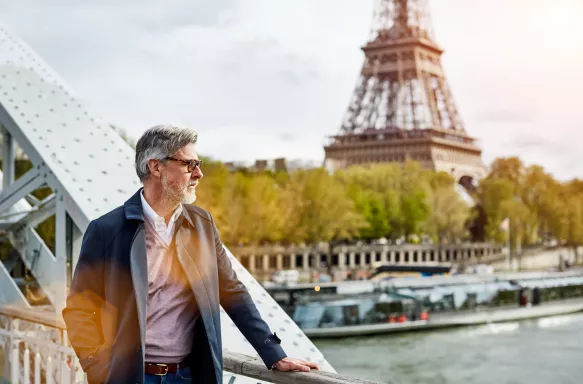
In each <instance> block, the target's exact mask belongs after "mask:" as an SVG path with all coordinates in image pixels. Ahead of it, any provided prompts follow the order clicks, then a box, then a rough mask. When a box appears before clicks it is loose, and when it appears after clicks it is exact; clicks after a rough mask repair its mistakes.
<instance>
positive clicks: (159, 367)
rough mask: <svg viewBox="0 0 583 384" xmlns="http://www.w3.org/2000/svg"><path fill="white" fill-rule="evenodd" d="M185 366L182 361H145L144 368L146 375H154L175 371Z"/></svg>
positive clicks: (163, 374)
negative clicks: (171, 362)
mask: <svg viewBox="0 0 583 384" xmlns="http://www.w3.org/2000/svg"><path fill="white" fill-rule="evenodd" d="M185 367H186V366H185V365H184V364H182V363H180V364H158V363H145V364H144V368H145V372H146V374H147V375H156V376H166V375H167V374H169V373H176V371H178V370H179V369H183V368H185Z"/></svg>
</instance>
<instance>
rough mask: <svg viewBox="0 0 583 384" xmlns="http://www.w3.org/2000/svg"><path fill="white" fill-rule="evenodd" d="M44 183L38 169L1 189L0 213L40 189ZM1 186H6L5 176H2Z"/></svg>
mask: <svg viewBox="0 0 583 384" xmlns="http://www.w3.org/2000/svg"><path fill="white" fill-rule="evenodd" d="M44 183H45V179H44V177H42V175H41V170H40V167H38V168H33V169H31V170H30V171H28V172H27V173H26V174H24V175H23V176H22V177H20V178H19V179H18V180H16V181H15V182H14V183H12V184H10V185H9V186H7V187H5V188H4V189H2V193H0V212H4V211H6V210H8V208H10V207H12V206H13V205H14V204H15V203H16V202H17V201H18V200H21V199H24V198H25V197H26V195H28V194H29V193H31V192H32V191H34V190H36V189H38V188H40V187H41V186H42V185H43V184H44ZM3 184H4V185H6V175H4V181H3Z"/></svg>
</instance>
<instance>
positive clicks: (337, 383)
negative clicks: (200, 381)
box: [0, 306, 375, 384]
mask: <svg viewBox="0 0 583 384" xmlns="http://www.w3.org/2000/svg"><path fill="white" fill-rule="evenodd" d="M0 315H2V316H7V317H10V318H13V319H20V320H24V321H28V322H32V323H38V324H43V325H45V326H48V327H51V328H56V329H59V330H61V331H63V332H64V331H66V324H65V321H64V320H63V318H62V316H61V315H60V314H57V313H53V312H43V311H39V310H34V309H29V308H21V307H16V306H0ZM70 352H72V350H71V351H70ZM223 368H224V370H225V371H226V372H230V373H233V374H239V375H243V376H247V377H251V378H253V379H256V380H261V381H267V382H271V383H277V384H297V383H310V384H375V382H373V381H368V380H363V379H354V378H349V377H346V376H341V375H338V374H335V373H330V372H324V371H315V370H312V371H310V372H279V371H277V370H271V371H270V370H267V369H266V368H265V364H264V363H263V361H261V360H260V359H258V358H256V357H252V356H247V355H243V354H240V353H235V352H230V351H227V350H224V351H223Z"/></svg>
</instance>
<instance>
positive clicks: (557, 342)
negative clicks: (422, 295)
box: [315, 313, 583, 384]
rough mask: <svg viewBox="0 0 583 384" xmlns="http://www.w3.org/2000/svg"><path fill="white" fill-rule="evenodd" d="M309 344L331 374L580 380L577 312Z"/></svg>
mask: <svg viewBox="0 0 583 384" xmlns="http://www.w3.org/2000/svg"><path fill="white" fill-rule="evenodd" d="M315 342H316V345H317V346H318V347H319V348H320V350H321V351H322V353H324V356H325V357H326V358H327V359H328V361H329V362H330V363H331V364H332V366H334V368H335V369H336V370H337V371H338V373H340V374H345V375H348V376H352V377H358V378H363V379H369V380H375V381H380V382H383V383H394V384H401V383H403V384H414V383H415V384H417V383H418V384H421V383H423V384H440V383H448V384H457V383H460V384H461V383H470V384H482V383H483V384H494V383H495V384H519V383H520V384H522V383H525V384H549V383H550V384H563V383H565V384H570V383H573V384H575V383H577V384H581V383H583V314H581V313H580V314H574V315H565V316H557V317H548V318H542V319H537V320H527V321H521V322H511V323H500V324H490V325H483V326H475V327H465V328H455V329H450V330H439V331H427V332H416V333H405V334H395V335H383V336H372V337H361V338H347V339H332V340H315Z"/></svg>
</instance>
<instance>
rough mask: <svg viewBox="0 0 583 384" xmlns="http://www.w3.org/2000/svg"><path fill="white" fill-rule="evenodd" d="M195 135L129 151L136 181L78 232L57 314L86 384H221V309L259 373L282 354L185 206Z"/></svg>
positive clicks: (214, 239) (290, 362) (159, 138)
mask: <svg viewBox="0 0 583 384" xmlns="http://www.w3.org/2000/svg"><path fill="white" fill-rule="evenodd" d="M196 141H197V133H196V132H195V131H194V130H192V129H188V128H179V127H173V126H157V127H154V128H151V129H149V130H148V131H146V132H145V133H144V134H143V136H142V137H141V138H140V139H139V141H138V143H137V146H136V171H137V174H138V177H139V178H140V180H141V181H142V183H143V186H144V187H143V188H141V189H140V190H138V191H137V192H136V194H134V196H133V197H131V198H130V199H129V200H128V201H127V202H126V203H125V204H124V205H123V206H121V207H118V208H116V209H114V210H113V211H111V212H109V213H107V214H105V215H103V216H101V217H100V218H98V219H96V220H93V221H92V222H91V223H90V224H89V226H88V227H87V231H86V232H85V236H84V238H83V243H82V246H81V252H80V255H79V260H78V263H77V267H76V270H75V274H74V277H73V281H72V284H71V292H70V294H69V297H68V298H67V306H66V308H65V309H64V310H63V317H64V319H65V322H66V323H67V330H68V335H69V339H70V341H71V344H72V346H73V348H74V349H75V352H76V354H77V356H78V357H79V361H80V363H81V366H82V367H83V370H84V371H85V372H86V373H87V376H88V380H89V382H90V383H102V382H107V383H145V384H148V383H183V382H194V383H221V382H222V369H223V366H222V344H221V323H220V318H219V316H220V309H219V305H221V306H222V307H223V308H224V309H225V311H226V312H227V314H228V315H229V316H230V317H231V319H232V320H233V322H234V323H235V324H236V325H237V327H238V328H239V329H240V330H241V332H242V333H243V335H244V336H245V337H246V338H247V340H249V342H250V343H251V345H253V347H254V348H255V350H256V351H257V353H258V354H259V356H260V357H261V358H262V359H263V361H264V362H265V364H266V366H267V367H268V368H276V369H278V370H281V371H289V370H299V371H309V370H310V369H311V368H313V369H318V367H317V365H316V364H314V363H310V362H306V361H303V360H299V359H292V358H288V357H286V354H285V353H284V351H283V349H282V348H281V346H280V340H279V338H278V337H277V336H276V335H275V334H272V333H271V331H270V330H269V327H268V326H267V324H266V323H265V322H264V321H263V320H262V319H261V316H260V314H259V312H258V311H257V308H256V307H255V304H254V303H253V301H252V299H251V296H250V295H249V293H248V292H247V289H246V288H245V286H244V285H243V284H242V283H241V282H240V281H239V280H238V279H237V276H236V274H235V272H234V270H233V268H232V266H231V262H230V261H229V259H228V256H227V254H226V253H225V250H224V249H223V245H222V243H221V240H220V238H219V234H218V231H217V228H216V225H215V223H214V221H213V218H212V216H211V215H210V214H209V213H208V212H206V211H204V210H202V209H200V208H198V207H195V206H193V205H191V203H193V202H194V201H195V199H196V187H197V185H198V183H199V181H200V179H201V178H202V176H203V174H202V171H201V169H200V166H201V162H200V161H199V159H198V156H197V154H196V151H195V144H196Z"/></svg>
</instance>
